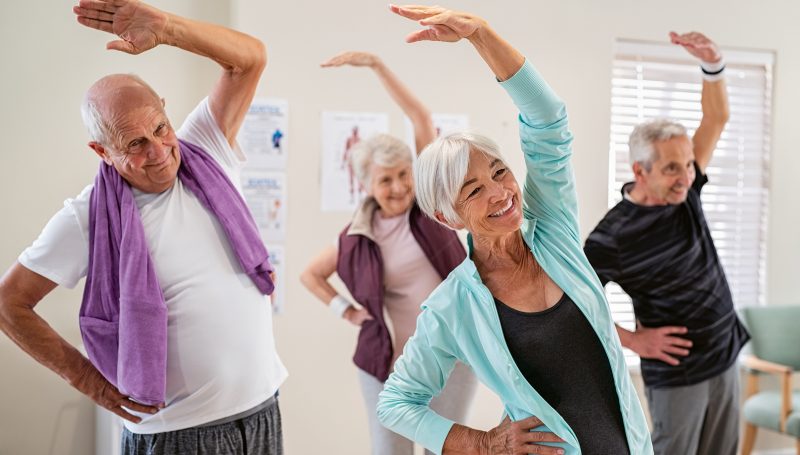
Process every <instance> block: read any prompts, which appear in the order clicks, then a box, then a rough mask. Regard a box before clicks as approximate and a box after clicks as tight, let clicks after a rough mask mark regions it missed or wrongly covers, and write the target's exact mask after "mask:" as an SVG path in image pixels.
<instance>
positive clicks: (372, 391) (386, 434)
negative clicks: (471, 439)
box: [358, 362, 478, 455]
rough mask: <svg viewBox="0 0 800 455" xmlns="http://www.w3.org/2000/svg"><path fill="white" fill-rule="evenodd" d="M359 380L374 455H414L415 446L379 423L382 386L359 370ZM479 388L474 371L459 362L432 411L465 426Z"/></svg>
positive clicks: (433, 402) (432, 404) (429, 453)
mask: <svg viewBox="0 0 800 455" xmlns="http://www.w3.org/2000/svg"><path fill="white" fill-rule="evenodd" d="M358 380H359V382H361V394H362V395H363V397H364V404H365V405H366V406H367V419H368V421H369V434H370V439H371V440H372V452H371V453H372V455H413V454H414V443H413V442H412V441H409V440H408V439H406V438H404V437H402V436H400V435H399V434H397V433H395V432H393V431H391V430H389V429H387V428H386V427H384V426H383V425H381V422H380V421H379V420H378V413H377V407H378V394H379V393H381V391H382V390H383V383H382V382H381V381H379V380H378V379H377V378H375V376H372V375H371V374H369V373H367V372H365V371H362V370H360V369H359V370H358ZM477 388H478V380H477V379H476V378H475V375H474V374H473V373H472V370H470V369H469V367H467V366H466V365H464V364H463V363H460V362H459V363H457V364H456V367H455V368H454V369H453V372H452V373H451V374H450V378H449V379H448V380H447V384H446V385H445V387H444V390H442V393H441V394H439V396H437V397H434V399H433V400H431V409H433V410H434V411H436V413H438V414H439V415H442V416H444V417H447V418H448V419H450V420H454V421H456V422H462V423H463V422H464V419H465V418H466V417H467V411H469V405H470V404H471V403H472V398H473V397H474V396H475V391H476V390H477ZM425 454H426V455H432V452H429V451H427V450H426V451H425Z"/></svg>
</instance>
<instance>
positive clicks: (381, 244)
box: [301, 52, 477, 455]
mask: <svg viewBox="0 0 800 455" xmlns="http://www.w3.org/2000/svg"><path fill="white" fill-rule="evenodd" d="M341 65H351V66H366V67H370V68H372V69H373V70H374V71H375V73H376V74H377V75H378V77H379V79H380V80H381V82H382V83H383V85H384V87H385V88H386V89H387V91H388V92H389V94H390V95H391V96H392V98H393V99H394V100H395V101H396V102H397V103H398V104H399V105H400V107H401V108H402V109H403V111H404V112H405V114H406V115H407V116H408V117H409V118H410V119H411V122H412V124H413V125H414V131H415V139H416V147H417V149H418V150H421V149H422V148H423V147H425V146H426V145H428V144H429V143H430V142H431V141H432V140H433V139H434V137H435V130H434V127H433V122H432V119H431V115H430V113H429V112H428V110H427V109H426V108H425V106H424V105H423V104H422V103H421V102H420V101H419V100H418V99H417V98H416V97H415V96H414V95H412V94H411V92H410V91H409V90H408V89H407V88H406V87H405V86H404V85H403V84H402V83H401V82H400V81H399V79H397V77H396V76H395V75H394V74H393V73H392V72H391V71H390V70H389V69H388V68H387V67H386V66H385V65H384V64H383V62H382V61H381V60H380V59H379V58H378V57H376V56H374V55H372V54H368V53H365V52H346V53H344V54H341V55H338V56H336V57H334V58H332V59H331V60H329V61H328V62H326V63H323V65H322V66H323V67H332V66H341ZM413 159H414V155H413V154H412V152H411V149H410V148H409V147H408V146H407V145H406V144H405V143H404V142H403V141H401V140H399V139H397V138H395V137H392V136H389V135H387V134H380V135H377V136H375V137H372V138H370V139H368V140H366V141H363V142H360V143H358V144H356V145H355V146H354V148H353V150H352V153H351V157H350V160H351V164H352V166H353V171H354V173H355V175H356V177H357V178H358V181H359V182H360V184H361V185H362V186H363V188H365V189H366V191H367V194H368V197H367V198H366V199H365V200H364V201H363V202H362V204H361V206H360V207H359V208H358V210H357V211H356V213H355V216H354V217H353V220H352V222H351V223H350V225H348V226H347V227H346V228H345V230H344V231H343V232H342V233H341V235H340V237H339V241H338V244H337V246H336V247H333V246H331V247H329V248H326V249H325V250H323V251H322V252H321V253H320V254H319V256H318V257H317V258H315V259H314V260H313V261H312V262H311V263H310V264H309V266H308V268H307V269H306V271H305V272H304V273H303V275H302V276H301V279H302V281H303V284H305V286H306V287H307V288H308V289H309V290H310V291H311V292H312V293H313V294H314V295H315V296H316V297H317V298H319V299H320V300H321V301H322V302H323V303H325V304H328V305H329V307H330V308H331V310H332V311H333V312H334V314H335V315H336V316H337V317H339V318H344V319H346V320H347V321H349V322H351V323H352V324H354V325H356V326H360V328H361V332H360V334H359V336H358V344H357V346H356V352H355V355H354V357H353V360H354V362H355V364H356V366H357V367H358V377H359V382H360V383H361V391H362V395H363V397H364V402H365V404H366V407H367V416H368V420H369V427H370V435H371V439H372V453H373V454H375V455H412V454H413V452H414V443H413V442H412V441H410V440H408V439H405V438H403V437H402V436H400V435H398V434H396V433H394V432H392V431H389V430H387V429H386V428H384V427H383V426H382V425H381V424H380V422H379V421H378V418H377V415H376V412H375V409H376V406H377V403H378V394H379V393H380V392H381V390H382V389H383V383H384V381H385V380H386V378H387V377H388V376H389V373H390V372H391V370H392V366H393V365H394V361H395V360H396V359H397V357H399V355H400V353H401V352H402V350H403V346H405V343H406V340H408V338H409V337H410V336H411V334H413V333H414V329H415V326H416V318H417V316H418V315H419V312H420V305H421V303H422V301H423V300H425V299H426V298H427V297H428V295H429V294H430V292H431V291H432V290H433V289H434V288H435V287H436V286H438V285H439V283H441V282H442V280H443V279H444V278H445V277H446V276H447V275H448V274H449V273H450V272H451V271H452V270H453V268H455V267H456V266H457V265H458V264H459V263H460V262H461V261H462V260H463V259H464V257H465V256H466V251H465V250H464V247H463V245H462V244H461V241H460V240H459V238H458V236H457V235H456V234H455V233H454V232H453V231H451V230H449V229H446V228H444V227H443V226H441V225H439V224H438V223H436V222H435V221H433V220H431V219H429V218H428V217H426V216H425V215H424V214H423V213H422V212H421V211H420V209H419V207H418V206H417V204H416V202H415V196H414V195H415V192H414V184H413V179H412V163H413ZM334 272H337V273H338V275H339V277H340V278H341V279H342V281H343V282H344V284H345V285H346V286H347V289H348V290H349V291H350V294H351V295H352V297H353V298H354V299H355V300H356V302H358V305H354V304H351V303H350V302H349V301H348V300H347V299H346V298H345V297H343V296H340V295H339V294H338V293H337V292H336V290H335V289H334V288H333V286H331V284H330V283H329V282H328V279H329V278H330V276H331V275H332V274H333V273H334ZM476 387H477V381H476V379H475V376H474V375H473V374H472V373H471V372H470V371H469V369H468V368H467V367H466V366H464V365H459V366H457V367H456V368H455V371H454V373H453V375H452V376H451V377H450V380H449V381H448V383H447V387H445V388H444V391H443V392H442V394H441V395H440V396H439V397H437V398H436V399H435V400H434V401H433V403H432V407H433V408H434V409H436V410H437V411H438V412H441V413H442V414H443V415H446V416H448V417H449V418H451V419H455V420H463V419H464V418H465V416H466V412H467V410H468V407H469V404H470V402H471V399H472V396H473V395H474V392H475V388H476Z"/></svg>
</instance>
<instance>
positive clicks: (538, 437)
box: [523, 431, 564, 443]
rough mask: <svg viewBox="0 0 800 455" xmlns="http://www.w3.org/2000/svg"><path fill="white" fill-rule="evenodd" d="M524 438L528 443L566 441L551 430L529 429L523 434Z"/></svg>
mask: <svg viewBox="0 0 800 455" xmlns="http://www.w3.org/2000/svg"><path fill="white" fill-rule="evenodd" d="M523 440H524V441H525V442H526V443H535V442H564V440H563V439H561V438H559V437H558V435H556V434H555V433H551V432H549V431H529V432H528V433H526V434H525V435H524V436H523Z"/></svg>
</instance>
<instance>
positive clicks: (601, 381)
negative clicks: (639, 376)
mask: <svg viewBox="0 0 800 455" xmlns="http://www.w3.org/2000/svg"><path fill="white" fill-rule="evenodd" d="M392 10H393V11H394V12H395V13H397V14H399V15H401V16H403V17H406V18H409V19H412V20H415V21H419V23H420V24H422V25H424V26H428V28H427V29H425V30H421V31H417V32H414V33H412V34H411V35H409V36H408V38H407V41H409V42H415V41H421V40H430V41H448V42H454V41H458V40H460V39H467V40H469V41H470V43H471V44H472V45H473V46H474V47H475V48H476V50H477V51H478V53H479V54H480V56H481V57H482V58H483V60H484V61H485V62H486V63H487V64H488V66H489V67H490V68H491V70H492V71H493V73H494V75H495V76H496V78H497V80H498V81H500V84H501V86H502V87H503V88H504V89H505V90H506V91H507V92H508V94H509V95H510V96H511V99H512V100H513V101H514V103H515V104H516V106H517V108H518V109H519V125H520V138H521V143H522V151H523V154H524V157H525V164H526V171H527V175H526V177H525V185H524V188H523V189H522V190H520V187H519V185H518V184H517V181H516V180H515V178H514V176H513V175H512V173H511V170H510V169H509V167H508V166H507V164H506V162H505V159H504V158H503V156H502V155H501V154H500V152H499V150H498V148H497V146H496V145H495V144H494V142H492V141H491V140H489V139H487V138H484V137H481V136H478V135H474V134H466V133H461V134H451V135H449V136H446V137H444V138H440V139H438V140H436V141H435V142H433V143H432V144H431V145H429V146H428V147H427V148H426V149H425V150H424V151H423V152H422V154H421V155H420V157H419V158H418V160H417V163H416V165H415V166H416V167H415V183H416V187H417V192H418V194H417V200H418V201H419V205H420V207H421V208H422V210H423V211H424V212H425V213H426V214H427V215H428V216H430V217H431V218H434V219H436V220H438V221H439V222H440V223H441V224H442V225H445V226H448V227H449V228H452V229H466V230H468V231H469V237H468V239H469V241H468V244H469V256H468V258H466V259H465V260H464V261H463V262H462V263H461V264H460V265H459V266H458V267H457V268H456V269H455V270H454V271H453V272H452V273H451V274H450V275H449V276H448V277H447V279H446V280H445V281H444V282H443V283H442V284H441V285H440V286H439V287H438V288H437V289H436V290H435V291H434V292H433V293H432V294H431V296H430V297H429V298H428V299H427V300H426V301H425V303H424V305H423V311H422V313H421V314H420V316H419V318H418V319H417V330H416V332H415V334H414V335H413V337H412V338H411V339H410V340H409V341H408V343H406V348H405V351H404V352H403V355H402V356H401V357H400V358H399V359H398V361H397V363H396V364H395V371H394V373H392V375H391V376H390V377H389V379H388V380H387V381H386V387H385V389H384V391H383V392H382V393H381V395H380V401H379V404H378V416H379V418H380V420H381V422H382V423H383V424H384V425H386V426H387V427H388V428H390V429H392V430H394V431H396V432H398V433H400V434H402V435H405V436H406V437H409V438H413V439H415V440H417V441H419V442H420V443H422V444H423V445H424V446H425V447H427V448H428V449H429V450H432V451H434V452H435V453H445V454H467V453H468V454H531V453H535V454H597V455H608V454H615V455H618V454H635V455H643V454H652V453H653V449H652V445H651V442H650V435H649V432H648V429H647V424H646V421H645V418H644V413H643V411H642V408H641V406H640V404H639V400H638V398H637V395H636V391H635V389H634V387H633V385H632V383H631V380H630V377H629V376H628V370H627V367H626V364H625V360H624V357H623V354H622V349H621V346H620V343H619V339H618V337H617V335H616V332H615V331H614V325H613V322H612V320H611V314H610V311H609V307H608V304H607V302H606V299H605V295H604V293H603V288H602V286H601V285H600V282H599V281H598V279H597V275H595V273H594V272H593V270H592V268H591V266H590V265H589V262H588V260H587V259H586V256H585V255H584V254H583V250H582V247H581V242H580V237H579V232H578V217H577V210H578V207H577V200H576V194H575V184H574V177H573V174H572V168H571V164H570V156H571V154H572V134H571V133H570V131H569V128H568V123H567V113H566V109H565V106H564V103H563V102H562V101H561V100H560V99H559V98H558V97H557V96H556V94H555V93H554V92H553V90H552V89H551V88H550V87H549V86H548V85H547V83H546V82H545V81H544V79H542V77H541V75H540V74H539V73H538V72H537V71H536V69H535V68H534V67H533V65H532V64H531V63H530V62H528V61H526V59H525V58H524V56H523V55H522V54H520V53H519V52H518V51H517V50H516V49H514V48H513V47H512V46H511V45H510V44H508V43H507V42H506V41H505V40H503V39H502V38H501V37H499V36H498V35H497V33H496V32H495V31H494V30H492V29H491V28H490V27H489V26H488V24H487V23H486V21H484V20H483V19H481V18H479V17H476V16H474V15H471V14H468V13H460V12H454V11H449V10H446V9H443V8H440V7H426V6H408V7H398V6H392ZM459 361H460V362H463V363H465V364H467V365H469V366H470V367H471V368H472V370H473V371H474V373H475V374H476V376H477V377H478V379H479V380H481V381H482V382H483V383H484V384H485V385H486V386H488V387H489V388H490V389H491V390H493V391H494V392H495V393H496V394H497V395H498V396H499V397H500V399H501V401H502V402H503V404H504V407H505V412H506V414H507V416H508V417H507V418H506V419H504V420H503V422H502V423H501V424H500V425H499V426H497V427H496V428H494V429H492V430H490V431H479V430H476V429H472V428H468V427H465V426H462V425H459V424H456V423H454V422H453V421H451V420H449V419H447V418H445V417H443V416H440V415H438V414H437V413H436V412H435V411H434V410H431V409H430V408H429V406H428V402H429V400H430V398H431V397H433V396H436V394H437V393H439V391H440V390H441V388H442V387H443V385H444V384H445V382H446V380H447V378H448V375H449V374H450V372H451V371H452V369H453V365H455V364H456V362H459ZM532 430H533V431H532Z"/></svg>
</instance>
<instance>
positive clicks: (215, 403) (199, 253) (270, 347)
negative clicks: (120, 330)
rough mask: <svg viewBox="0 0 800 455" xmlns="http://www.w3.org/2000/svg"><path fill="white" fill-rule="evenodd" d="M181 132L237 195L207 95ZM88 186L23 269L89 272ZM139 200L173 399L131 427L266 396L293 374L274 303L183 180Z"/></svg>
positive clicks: (235, 157) (218, 412) (235, 172)
mask: <svg viewBox="0 0 800 455" xmlns="http://www.w3.org/2000/svg"><path fill="white" fill-rule="evenodd" d="M177 135H178V137H179V138H181V139H183V140H186V141H188V142H191V143H193V144H196V145H198V146H200V147H201V148H203V150H205V151H206V152H208V153H209V154H210V155H211V156H213V157H214V158H215V159H216V161H217V162H218V163H219V164H220V165H221V166H222V168H223V169H224V170H225V173H226V174H227V176H228V178H229V179H230V180H231V182H233V184H234V185H235V186H236V188H237V189H238V190H239V192H240V193H241V187H240V184H239V173H240V171H241V167H242V164H243V162H244V160H243V158H242V154H241V153H237V151H235V150H234V149H233V148H231V146H230V144H229V143H228V141H227V139H226V138H225V136H224V135H223V134H222V132H221V131H220V129H219V127H218V126H217V123H216V122H215V121H214V118H213V116H212V114H211V111H210V109H209V106H208V99H205V100H203V101H202V102H201V103H200V104H199V105H198V106H197V108H195V110H194V112H192V113H191V114H190V115H189V117H188V118H187V119H186V121H185V123H184V124H183V126H182V127H181V128H180V130H178V132H177ZM91 191H92V185H89V186H88V187H86V188H85V189H84V190H83V191H82V192H81V193H80V194H79V195H78V196H77V197H76V198H75V199H68V200H67V201H65V202H64V208H63V209H61V210H60V211H59V212H58V213H56V214H55V216H53V218H52V219H51V220H50V222H48V223H47V226H45V228H44V230H43V231H42V233H41V234H40V236H39V238H38V239H36V241H35V242H34V243H33V245H31V246H30V247H29V248H28V249H26V250H25V251H24V252H23V253H22V254H21V255H20V257H19V262H20V263H21V264H22V265H23V266H25V267H26V268H28V269H30V270H32V271H34V272H36V273H38V274H40V275H43V276H45V277H46V278H48V279H50V280H52V281H54V282H56V283H58V284H59V285H61V286H66V287H69V288H72V287H74V286H75V285H76V284H77V283H78V281H79V280H80V279H81V278H83V277H84V276H86V271H87V267H88V261H89V242H88V239H89V228H88V223H89V196H90V194H91ZM134 197H135V199H136V204H137V206H138V207H139V211H140V213H141V218H142V224H143V225H144V232H145V235H146V236H147V244H148V249H149V251H150V256H151V257H152V258H153V263H154V266H155V272H156V276H157V277H158V282H159V284H160V285H161V289H162V291H163V293H164V299H165V301H166V304H167V309H168V322H167V340H168V341H167V397H166V407H165V408H164V409H162V410H161V411H159V412H158V413H156V414H155V415H152V416H151V415H145V414H138V415H139V416H140V417H142V422H141V423H139V424H134V423H131V422H129V421H125V422H124V423H125V426H126V427H127V428H128V429H129V430H130V431H132V432H134V433H161V432H165V431H173V430H179V429H183V428H190V427H194V426H197V425H201V424H204V423H207V422H211V421H214V420H218V419H221V418H224V417H228V416H231V415H234V414H237V413H240V412H242V411H245V410H247V409H250V408H252V407H254V406H256V405H258V404H259V403H261V402H263V401H265V400H267V399H268V398H269V397H271V396H272V395H274V394H275V392H276V391H277V390H278V387H279V386H280V385H281V384H282V383H283V381H284V380H285V379H286V376H287V372H286V368H285V367H284V366H283V364H282V363H281V360H280V358H279V357H278V354H277V352H276V350H275V340H274V337H273V330H272V308H271V305H270V300H269V298H265V297H264V295H262V294H261V293H260V292H259V291H258V289H257V288H256V287H255V285H254V284H253V283H252V281H251V280H250V278H248V277H247V275H245V274H244V273H243V272H242V270H241V266H240V265H239V263H238V261H237V260H236V256H235V255H234V253H233V251H232V249H231V247H230V245H229V243H228V239H227V236H226V235H225V233H224V231H223V230H222V226H221V225H220V224H219V222H218V221H217V219H216V217H214V215H213V214H211V213H210V212H208V211H206V209H205V208H204V207H203V206H202V205H201V204H200V201H198V199H197V198H196V197H195V196H194V194H193V193H192V192H190V191H189V190H188V189H187V188H186V187H185V186H183V184H182V183H181V181H180V180H177V181H176V182H175V185H173V187H172V188H171V189H169V190H167V191H165V192H163V193H158V194H148V193H142V192H140V191H136V190H134ZM76 320H77V318H76Z"/></svg>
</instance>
